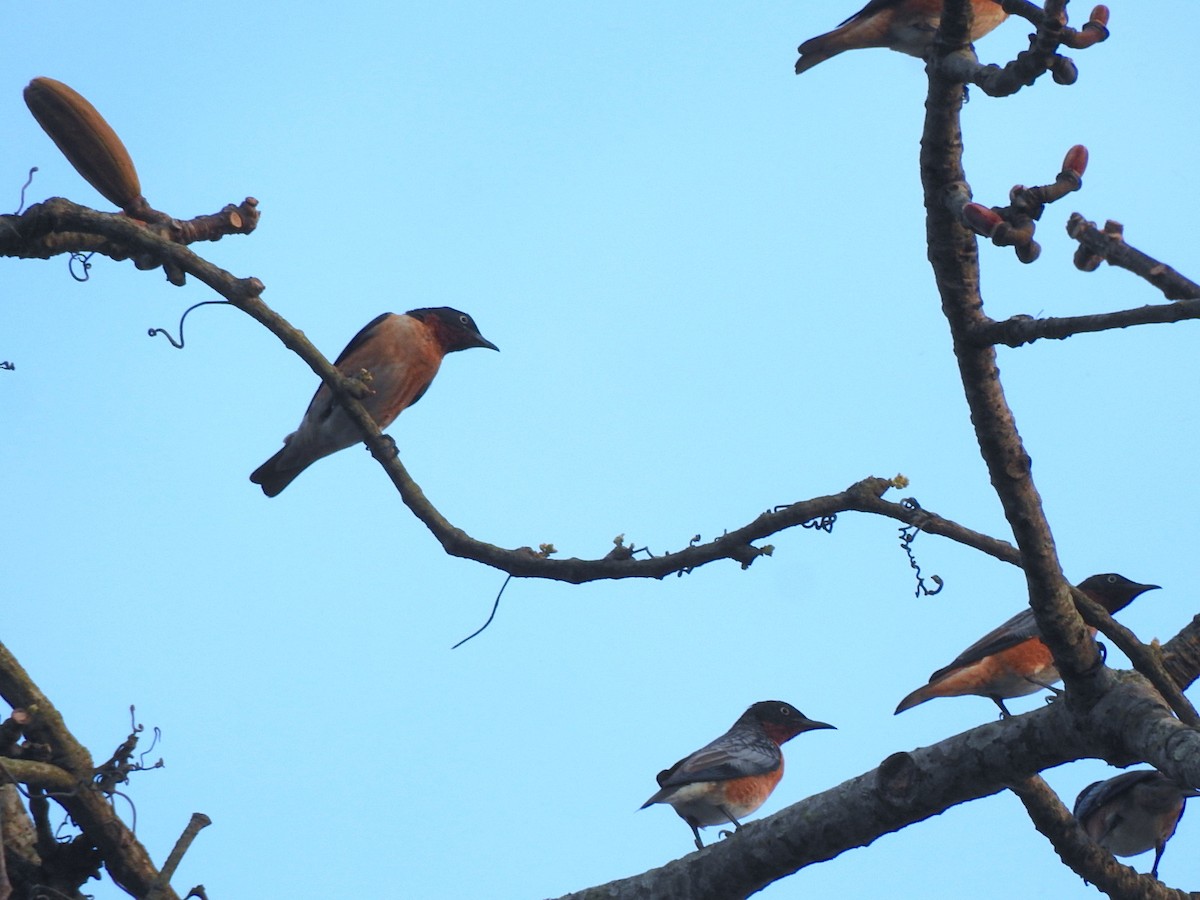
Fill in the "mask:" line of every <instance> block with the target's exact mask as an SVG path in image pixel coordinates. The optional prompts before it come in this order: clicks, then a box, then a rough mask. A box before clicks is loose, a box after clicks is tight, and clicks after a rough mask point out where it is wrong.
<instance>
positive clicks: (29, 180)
mask: <svg viewBox="0 0 1200 900" xmlns="http://www.w3.org/2000/svg"><path fill="white" fill-rule="evenodd" d="M37 170H38V167H37V166H33V167H32V168H30V170H29V177H28V178H26V179H25V183H24V184H23V185H21V203H20V205H19V206H17V211H16V212H15V213H14V215H18V216H19V215H20V214H21V213H22V212H23V211H24V209H25V189H26V188H28V187H29V186H30V185H31V184H33V173H34V172H36V171H37Z"/></svg>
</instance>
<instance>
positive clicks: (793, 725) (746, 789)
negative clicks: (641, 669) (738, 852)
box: [641, 700, 833, 849]
mask: <svg viewBox="0 0 1200 900" xmlns="http://www.w3.org/2000/svg"><path fill="white" fill-rule="evenodd" d="M818 728H833V726H832V725H826V724H825V723H824V722H814V721H813V720H812V719H809V718H807V717H806V716H805V715H804V713H802V712H800V711H799V710H798V709H796V707H794V706H792V705H790V704H788V703H784V702H783V701H781V700H763V701H762V702H760V703H755V704H754V705H753V706H751V707H750V708H749V709H748V710H746V711H745V712H744V713H742V715H741V717H740V718H739V719H738V720H737V721H736V722H734V723H733V727H732V728H730V729H729V730H728V731H727V732H725V733H724V734H723V735H721V736H720V737H719V738H717V739H716V740H715V741H713V742H712V743H710V744H706V745H705V746H703V747H701V748H700V749H699V750H697V751H696V752H695V753H693V754H691V755H690V756H685V757H684V758H683V759H681V760H680V761H679V762H677V763H675V765H673V766H671V768H669V769H664V770H663V771H661V772H659V773H658V776H657V780H658V784H659V790H658V792H657V793H655V794H654V796H653V797H651V798H650V799H649V800H647V801H646V802H645V803H643V804H642V807H641V808H642V809H645V808H646V807H647V806H650V805H652V804H655V803H669V804H671V806H673V807H674V808H675V812H677V813H678V814H679V817H680V818H681V819H683V821H685V822H687V823H688V825H689V826H690V827H691V829H692V834H694V835H695V836H696V848H697V849H703V847H704V842H703V841H702V840H700V829H701V828H704V827H705V826H707V825H720V824H723V823H725V822H732V823H733V827H734V828H741V827H742V823H741V822H740V821H738V820H739V819H741V818H742V817H743V816H748V815H750V813H752V812H754V811H755V810H756V809H758V808H759V807H760V806H762V805H763V803H764V802H766V799H767V797H769V796H771V792H772V791H773V790H775V785H777V784H779V779H780V778H782V777H783V751H782V750H780V744H783V743H785V742H786V741H789V740H791V739H792V738H794V737H795V736H796V735H798V734H801V733H803V732H805V731H814V730H816V729H818Z"/></svg>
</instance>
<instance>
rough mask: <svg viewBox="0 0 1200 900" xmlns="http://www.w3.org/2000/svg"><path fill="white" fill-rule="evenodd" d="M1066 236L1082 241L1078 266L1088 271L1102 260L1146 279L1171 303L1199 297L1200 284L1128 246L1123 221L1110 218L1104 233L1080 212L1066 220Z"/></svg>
mask: <svg viewBox="0 0 1200 900" xmlns="http://www.w3.org/2000/svg"><path fill="white" fill-rule="evenodd" d="M1067 234H1069V235H1070V236H1071V237H1073V238H1075V240H1077V241H1079V252H1078V253H1077V254H1076V255H1075V265H1076V267H1077V268H1080V269H1082V270H1084V271H1085V272H1090V271H1093V270H1094V269H1095V268H1096V267H1097V266H1099V265H1100V263H1101V262H1102V261H1103V262H1107V263H1108V264H1109V265H1111V266H1118V267H1119V268H1122V269H1128V270H1129V271H1130V272H1132V273H1133V274H1134V275H1137V276H1138V277H1139V278H1144V279H1145V280H1146V281H1148V282H1150V283H1151V284H1152V285H1154V286H1155V287H1156V288H1158V289H1159V290H1160V291H1162V292H1163V296H1164V297H1166V298H1167V299H1168V300H1196V299H1198V298H1200V284H1196V282H1194V281H1192V280H1190V279H1188V278H1184V277H1183V276H1182V275H1180V274H1179V273H1178V272H1176V271H1175V270H1174V269H1172V268H1171V267H1170V266H1168V265H1166V264H1165V263H1161V262H1159V261H1158V260H1156V259H1154V258H1153V257H1150V256H1147V255H1146V254H1145V253H1143V252H1142V251H1141V250H1138V249H1137V248H1136V247H1131V246H1130V245H1129V244H1127V243H1125V228H1124V226H1123V225H1121V223H1120V222H1114V221H1112V220H1111V219H1109V220H1108V221H1107V222H1105V223H1104V230H1103V231H1101V230H1100V229H1099V228H1097V227H1096V225H1095V223H1094V222H1089V221H1088V220H1087V219H1085V218H1084V217H1083V216H1081V215H1080V214H1079V213H1072V214H1071V218H1070V219H1069V220H1068V221H1067Z"/></svg>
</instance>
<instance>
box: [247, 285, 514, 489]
mask: <svg viewBox="0 0 1200 900" xmlns="http://www.w3.org/2000/svg"><path fill="white" fill-rule="evenodd" d="M471 347H487V348H488V349H489V350H499V349H500V348H499V347H497V346H496V345H495V344H493V343H492V342H491V341H489V340H488V339H487V338H485V337H484V336H483V335H481V334H480V333H479V329H478V328H477V327H476V325H475V320H474V319H472V318H471V317H470V316H468V315H467V314H466V313H464V312H459V311H458V310H457V309H451V308H450V307H448V306H439V307H436V308H432V309H410V310H409V311H408V312H406V313H404V315H397V314H396V313H384V314H383V315H381V316H379V317H378V318H376V319H373V320H372V321H370V322H368V323H367V325H366V327H364V328H363V329H362V331H360V332H359V333H358V334H356V335H355V336H354V338H353V340H351V341H350V343H349V344H347V345H346V349H345V350H343V351H342V352H341V355H340V356H338V358H337V361H336V362H334V365H335V366H336V367H337V369H338V371H340V372H341V373H342V374H343V375H346V376H348V377H355V376H357V375H359V374H360V373H362V372H364V371H365V372H366V373H368V375H369V379H368V380H367V384H368V388H369V390H370V393H369V394H367V396H366V397H364V398H363V400H362V404H363V406H364V407H366V410H367V412H368V413H370V414H371V418H372V419H374V420H375V424H376V425H378V426H379V427H380V428H387V427H388V426H389V425H391V424H392V422H394V421H395V419H396V416H398V415H400V413H401V412H403V411H404V410H406V409H408V407H410V406H412V405H413V404H414V403H416V402H417V401H418V400H420V399H421V397H423V396H424V395H425V391H426V390H428V388H429V384H430V382H432V381H433V377H434V376H435V375H436V374H437V371H438V368H439V367H440V366H441V364H442V358H443V357H444V356H445V355H446V354H447V353H453V352H454V351H456V350H467V349H469V348H471ZM361 440H362V435H361V434H360V433H359V431H358V429H357V428H356V427H355V425H354V423H353V422H352V421H351V419H350V416H349V415H347V414H346V411H345V410H344V409H343V408H342V406H341V404H340V403H338V402H337V400H336V399H335V398H334V396H333V392H332V391H331V390H330V389H329V387H328V385H325V384H324V383H322V385H321V386H320V387H319V388H317V392H316V394H315V395H313V398H312V402H311V403H309V404H308V409H307V411H306V412H305V413H304V418H303V419H302V420H301V421H300V427H299V428H297V429H296V430H295V431H294V432H292V433H291V434H289V435H288V436H287V437H285V438H284V439H283V449H282V450H280V451H279V452H278V453H276V454H275V455H274V456H272V457H271V458H270V459H268V460H267V461H266V462H265V463H263V464H262V465H261V466H259V467H258V468H257V469H255V470H254V472H253V474H251V476H250V480H251V481H253V482H254V483H255V484H257V485H261V486H262V490H263V493H264V494H266V495H267V496H268V497H274V496H275V495H276V494H278V493H279V492H280V491H282V490H283V489H284V488H285V487H287V486H288V485H289V484H291V483H292V480H293V479H294V478H295V477H296V476H297V475H299V474H300V473H301V472H303V471H304V470H305V469H307V468H308V467H309V466H311V465H312V464H313V463H315V462H316V461H317V460H318V459H321V458H323V457H326V456H329V454H331V453H336V452H337V451H339V450H344V449H346V448H347V447H351V446H353V445H354V444H357V443H358V442H359V441H361Z"/></svg>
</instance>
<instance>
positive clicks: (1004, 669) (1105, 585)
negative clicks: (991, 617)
mask: <svg viewBox="0 0 1200 900" xmlns="http://www.w3.org/2000/svg"><path fill="white" fill-rule="evenodd" d="M1078 587H1079V590H1081V591H1083V592H1084V593H1085V594H1087V595H1088V596H1089V597H1091V598H1092V599H1093V600H1095V601H1096V602H1097V603H1099V604H1100V605H1101V606H1103V607H1104V608H1105V609H1106V610H1108V612H1109V614H1110V615H1111V614H1112V613H1115V612H1118V611H1120V610H1122V609H1124V608H1125V607H1126V606H1128V605H1129V604H1130V603H1132V602H1133V600H1134V598H1136V597H1137V596H1138V595H1140V594H1144V593H1145V592H1146V591H1153V590H1157V589H1158V585H1157V584H1138V583H1137V582H1136V581H1130V580H1129V579H1128V578H1126V577H1125V576H1124V575H1117V574H1114V573H1109V574H1105V575H1092V576H1091V577H1090V578H1085V579H1084V580H1083V581H1082V582H1080V583H1079V585H1078ZM1089 633H1090V634H1092V635H1095V633H1096V629H1095V628H1089ZM1059 678H1060V676H1059V674H1058V669H1057V668H1056V667H1055V665H1054V656H1053V655H1052V654H1051V653H1050V648H1049V647H1047V646H1046V645H1045V643H1044V642H1043V641H1042V632H1041V630H1040V629H1039V628H1038V624H1037V620H1036V619H1035V618H1034V615H1033V610H1032V609H1023V610H1021V612H1019V613H1017V614H1016V615H1015V616H1013V617H1012V618H1011V619H1009V620H1008V621H1007V622H1005V623H1004V624H1003V625H1001V626H1000V627H999V628H996V629H994V630H992V631H989V632H988V633H987V634H985V635H984V636H983V637H981V638H980V639H979V640H977V641H976V642H975V643H974V644H972V645H971V646H970V647H968V648H967V649H966V650H964V651H963V652H962V653H960V654H959V655H958V658H957V659H955V660H954V662H952V663H950V664H949V665H948V666H943V667H942V668H940V669H938V670H937V671H936V672H934V673H933V674H932V675H930V676H929V683H928V684H926V685H922V686H921V687H919V688H917V689H916V690H915V691H913V692H912V693H911V694H909V695H908V696H907V697H905V698H904V699H903V700H901V701H900V705H899V706H897V707H896V713H897V714H899V713H902V712H904V711H905V710H906V709H912V708H913V707H914V706H916V705H917V704H919V703H924V702H925V701H926V700H932V699H933V698H934V697H964V696H967V695H972V694H973V695H975V696H978V697H987V698H988V699H989V700H991V701H992V702H994V703H995V704H996V705H997V706H998V707H1000V715H1001V716H1003V717H1005V718H1007V717H1008V715H1009V712H1008V707H1006V706H1005V705H1004V701H1005V700H1008V699H1011V698H1013V697H1024V696H1025V695H1026V694H1033V693H1035V692H1037V691H1040V690H1042V689H1043V688H1046V687H1049V686H1050V685H1052V684H1054V683H1055V682H1056V681H1058V680H1059Z"/></svg>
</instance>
